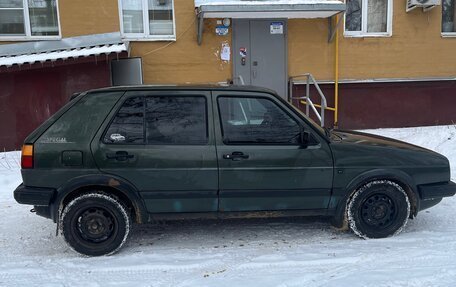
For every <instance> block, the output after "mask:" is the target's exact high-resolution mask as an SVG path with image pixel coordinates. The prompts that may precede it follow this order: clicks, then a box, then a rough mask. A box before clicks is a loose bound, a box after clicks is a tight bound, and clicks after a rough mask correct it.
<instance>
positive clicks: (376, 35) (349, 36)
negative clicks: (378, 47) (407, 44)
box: [344, 33, 393, 38]
mask: <svg viewBox="0 0 456 287" xmlns="http://www.w3.org/2000/svg"><path fill="white" fill-rule="evenodd" d="M392 36H393V34H392V33H381V34H376V33H375V34H374V33H371V34H345V33H344V37H345V38H391V37H392Z"/></svg>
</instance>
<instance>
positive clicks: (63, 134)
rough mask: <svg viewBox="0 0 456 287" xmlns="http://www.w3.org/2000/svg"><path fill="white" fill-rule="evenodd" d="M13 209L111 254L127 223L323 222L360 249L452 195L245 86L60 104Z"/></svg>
mask: <svg viewBox="0 0 456 287" xmlns="http://www.w3.org/2000/svg"><path fill="white" fill-rule="evenodd" d="M21 161H22V170H21V172H22V178H23V183H22V184H21V185H20V186H19V187H17V189H16V190H15V191H14V196H15V199H16V201H17V202H19V203H22V204H30V205H34V208H33V209H32V211H33V212H36V213H37V214H38V215H41V216H44V217H47V218H50V219H52V220H53V221H54V222H56V223H57V225H58V229H60V230H61V232H62V233H63V235H64V237H65V239H66V241H67V242H68V244H69V245H70V246H71V247H72V248H73V249H74V250H76V251H77V252H79V253H82V254H85V255H90V256H97V255H104V254H112V253H114V252H116V251H117V250H119V249H120V248H121V247H122V245H123V244H124V242H125V241H126V239H127V237H128V234H129V231H130V229H131V224H132V223H133V222H136V223H146V222H149V221H152V220H158V219H160V220H163V219H165V220H171V219H191V218H207V217H211V218H229V217H243V216H248V217H252V216H259V217H261V216H263V217H264V216H306V215H312V216H326V217H330V218H331V219H332V220H331V222H332V224H333V225H334V226H336V227H337V228H340V229H348V228H349V229H351V230H352V231H353V232H354V233H355V234H357V235H359V236H360V237H362V238H382V237H388V236H391V235H394V234H396V233H398V232H400V231H401V230H402V228H403V227H404V226H405V225H406V223H407V220H408V219H409V218H413V217H415V216H416V215H417V213H418V211H420V210H423V209H425V208H428V207H431V206H433V205H435V204H437V203H438V202H440V201H441V200H442V198H443V197H446V196H453V195H454V194H455V193H456V184H455V183H453V182H451V181H450V167H449V162H448V160H447V158H445V157H444V156H442V155H440V154H438V153H435V152H433V151H430V150H427V149H424V148H421V147H418V146H414V145H410V144H407V143H404V142H400V141H397V140H392V139H388V138H384V137H379V136H374V135H369V134H365V133H360V132H353V131H339V130H330V129H324V128H321V127H319V126H318V125H316V124H315V123H313V122H312V121H311V120H310V119H309V118H307V117H306V116H305V115H303V114H302V113H301V112H300V111H299V110H297V109H295V108H294V107H293V106H291V105H290V104H288V103H287V102H286V101H284V100H283V99H281V98H280V97H278V96H277V95H276V94H275V93H274V92H272V91H270V90H266V89H262V88H255V87H245V86H242V87H236V86H229V87H221V86H200V87H188V86H163V87H157V86H137V87H115V88H105V89H98V90H91V91H88V92H85V93H82V94H80V95H78V96H77V97H75V98H74V99H72V100H71V101H70V102H69V103H68V104H67V105H66V106H64V107H63V108H62V109H60V110H59V111H58V112H57V113H56V114H54V115H53V116H52V117H51V118H49V119H48V120H47V121H46V122H45V123H43V124H42V125H41V126H40V127H39V128H37V129H36V130H35V131H34V132H32V133H31V134H30V135H29V136H28V137H27V138H26V140H25V142H24V146H23V149H22V159H21Z"/></svg>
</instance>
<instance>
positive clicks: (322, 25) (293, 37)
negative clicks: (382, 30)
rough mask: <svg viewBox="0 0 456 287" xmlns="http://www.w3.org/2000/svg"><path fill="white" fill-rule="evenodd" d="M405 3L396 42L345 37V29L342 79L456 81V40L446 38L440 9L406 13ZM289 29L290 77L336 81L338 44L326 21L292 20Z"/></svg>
mask: <svg viewBox="0 0 456 287" xmlns="http://www.w3.org/2000/svg"><path fill="white" fill-rule="evenodd" d="M405 2H406V0H394V1H393V3H394V6H393V28H392V31H393V33H392V36H391V37H364V38H354V37H344V36H343V25H341V27H340V30H339V32H340V33H339V59H340V61H339V77H340V78H341V79H347V80H353V79H354V80H366V79H382V78H415V79H416V78H434V77H435V78H447V77H456V53H455V51H456V38H444V37H442V36H441V21H442V16H441V15H442V8H441V6H437V7H435V8H434V9H432V10H431V11H429V12H426V13H423V10H422V9H421V8H417V9H415V10H413V11H411V12H409V13H406V12H405ZM342 24H343V23H342ZM288 27H289V42H288V47H289V51H288V52H289V74H290V75H296V74H300V73H304V72H310V73H313V74H314V76H315V77H316V78H317V79H319V80H333V79H334V58H335V43H334V42H333V43H330V44H328V43H327V37H328V24H327V19H316V20H290V21H289V24H288Z"/></svg>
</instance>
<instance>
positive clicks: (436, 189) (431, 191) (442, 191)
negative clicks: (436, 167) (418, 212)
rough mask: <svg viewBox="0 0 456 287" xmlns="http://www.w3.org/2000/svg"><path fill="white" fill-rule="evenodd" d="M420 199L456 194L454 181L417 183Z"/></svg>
mask: <svg viewBox="0 0 456 287" xmlns="http://www.w3.org/2000/svg"><path fill="white" fill-rule="evenodd" d="M418 190H419V192H420V196H421V200H430V199H437V198H442V197H448V196H453V195H455V194H456V183H454V182H452V181H448V182H444V183H433V184H425V185H419V186H418Z"/></svg>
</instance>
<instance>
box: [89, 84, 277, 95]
mask: <svg viewBox="0 0 456 287" xmlns="http://www.w3.org/2000/svg"><path fill="white" fill-rule="evenodd" d="M167 90H174V91H178V90H181V91H182V90H189V91H240V92H243V91H244V92H265V93H269V94H274V95H276V92H275V91H273V90H270V89H267V88H262V87H256V86H239V85H134V86H116V87H106V88H100V89H93V90H89V91H87V92H88V93H98V92H115V91H167Z"/></svg>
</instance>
